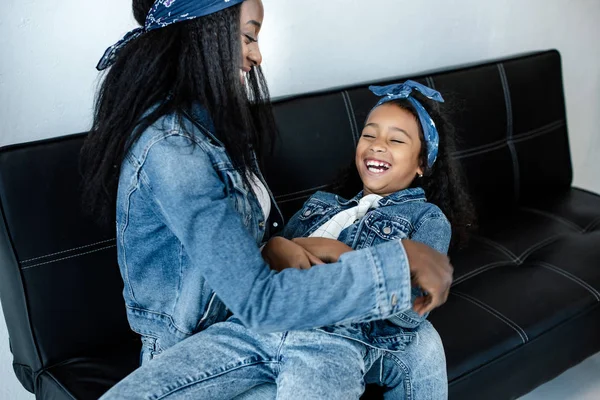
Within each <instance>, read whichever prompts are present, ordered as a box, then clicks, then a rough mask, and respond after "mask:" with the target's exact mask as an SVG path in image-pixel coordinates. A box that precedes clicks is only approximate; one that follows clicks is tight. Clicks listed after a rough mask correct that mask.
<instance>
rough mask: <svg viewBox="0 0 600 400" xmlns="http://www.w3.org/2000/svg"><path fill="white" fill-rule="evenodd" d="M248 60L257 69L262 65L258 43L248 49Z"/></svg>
mask: <svg viewBox="0 0 600 400" xmlns="http://www.w3.org/2000/svg"><path fill="white" fill-rule="evenodd" d="M248 59H249V60H250V61H251V62H252V65H254V66H257V67H259V66H260V64H261V63H262V54H261V52H260V48H259V47H258V43H256V44H255V45H254V46H252V47H251V48H250V51H249V52H248Z"/></svg>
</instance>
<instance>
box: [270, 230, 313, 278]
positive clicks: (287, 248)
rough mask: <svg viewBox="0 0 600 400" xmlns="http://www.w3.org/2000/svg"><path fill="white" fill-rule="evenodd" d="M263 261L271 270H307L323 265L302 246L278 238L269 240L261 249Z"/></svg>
mask: <svg viewBox="0 0 600 400" xmlns="http://www.w3.org/2000/svg"><path fill="white" fill-rule="evenodd" d="M262 256H263V259H264V260H265V261H266V262H267V264H269V266H270V267H271V269H272V270H275V271H283V270H284V269H286V268H298V269H309V268H311V267H312V266H313V265H319V264H324V263H323V261H321V260H320V259H319V257H316V256H314V255H313V254H311V253H310V252H309V251H308V250H306V249H304V248H303V247H302V246H300V245H298V244H296V243H294V242H292V241H291V240H287V239H285V238H283V237H280V236H275V237H273V238H271V239H270V240H269V241H268V242H267V244H266V245H265V247H264V248H263V249H262Z"/></svg>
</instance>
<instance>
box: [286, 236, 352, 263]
mask: <svg viewBox="0 0 600 400" xmlns="http://www.w3.org/2000/svg"><path fill="white" fill-rule="evenodd" d="M292 241H293V242H294V243H296V244H299V245H300V246H302V247H303V248H304V249H306V250H307V251H308V252H310V253H312V254H314V255H315V256H317V257H318V258H319V259H321V260H323V261H324V262H326V263H336V262H337V261H338V259H339V258H340V256H341V255H342V254H344V253H347V252H349V251H352V247H350V246H347V245H346V244H344V243H342V242H340V241H339V240H335V239H327V238H317V237H315V238H312V237H306V238H295V239H292Z"/></svg>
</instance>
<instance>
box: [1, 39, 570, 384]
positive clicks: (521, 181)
mask: <svg viewBox="0 0 600 400" xmlns="http://www.w3.org/2000/svg"><path fill="white" fill-rule="evenodd" d="M404 79H405V78H397V79H393V80H386V81H383V82H377V83H387V82H397V81H400V80H404ZM412 79H416V80H418V81H420V82H422V83H424V84H427V85H429V86H432V87H434V88H436V89H438V90H439V91H440V92H442V94H443V95H444V97H446V99H447V100H448V102H449V103H451V102H453V103H454V107H455V108H456V109H457V110H458V111H456V112H455V113H453V115H452V119H453V121H454V123H455V125H456V126H457V128H458V131H459V135H460V139H461V142H460V143H459V146H458V151H457V153H456V154H455V156H456V157H457V158H459V159H460V161H461V162H462V164H463V166H464V169H465V171H466V174H467V177H468V183H469V185H470V188H471V191H472V193H473V195H474V197H475V200H476V205H477V208H478V212H479V213H480V214H481V215H483V216H485V215H494V214H495V213H498V212H500V210H509V209H510V208H511V207H512V206H514V205H516V204H517V203H519V202H521V201H524V200H527V199H533V198H535V197H537V196H542V195H546V196H552V195H553V194H557V193H560V192H562V191H564V190H566V189H567V188H568V187H570V184H571V161H570V156H569V145H568V138H567V126H566V121H565V108H564V97H563V89H562V78H561V65H560V56H559V54H558V52H556V51H549V52H543V53H536V54H533V55H528V56H523V57H518V58H512V59H506V60H502V61H498V62H491V63H486V64H482V65H476V66H470V67H465V68H458V69H452V70H449V71H445V72H438V73H433V74H429V75H426V76H420V77H416V78H414V77H413V78H412ZM367 86H368V85H356V86H352V87H347V88H341V89H336V90H330V91H326V92H322V93H314V94H309V95H302V96H296V97H293V98H289V99H283V100H280V101H278V102H276V105H275V114H276V119H277V124H278V126H279V128H280V141H279V143H278V145H277V147H276V150H275V153H274V155H273V157H271V158H270V159H269V160H267V163H266V166H265V171H264V172H265V175H266V177H267V180H268V181H269V184H270V186H271V188H272V190H273V192H274V194H275V196H276V198H277V200H278V202H279V203H280V205H281V208H282V210H283V211H284V213H285V214H286V215H287V216H288V217H289V216H290V215H291V214H292V213H293V212H294V211H296V210H297V209H298V208H299V207H300V206H301V204H302V203H303V202H304V201H305V199H306V198H308V197H309V196H310V195H311V194H312V193H313V192H314V191H316V190H319V189H321V190H331V188H332V182H333V181H334V179H336V177H337V176H338V173H339V171H340V170H341V169H343V168H345V167H347V166H348V165H349V164H350V163H351V161H352V160H353V158H354V148H355V145H356V141H357V139H358V136H359V134H360V132H361V128H362V124H363V122H364V119H365V117H366V115H367V112H368V111H369V110H370V109H371V107H372V105H373V104H374V103H375V97H374V96H373V95H371V93H370V92H369V91H368V90H367ZM84 138H85V135H82V134H81V135H73V136H66V137H62V138H56V139H51V140H45V141H41V142H35V143H27V144H22V145H16V146H9V147H5V148H3V149H0V210H1V212H2V218H0V299H1V301H2V307H3V310H4V315H5V318H6V321H7V324H8V330H9V335H10V341H11V348H12V351H13V354H14V367H15V371H16V373H17V375H18V377H19V378H20V380H21V382H22V383H23V384H24V385H25V386H26V387H29V388H31V387H32V386H31V385H32V382H33V377H34V374H35V372H36V371H40V370H41V369H43V368H45V367H48V366H50V365H52V364H56V363H59V362H63V361H65V360H67V359H69V358H72V357H77V356H88V355H89V356H93V355H95V354H99V353H102V351H103V350H104V349H107V348H112V347H114V346H116V345H123V344H124V343H127V342H131V343H132V344H131V345H132V346H133V345H139V344H136V342H135V337H134V336H133V335H132V333H131V332H130V330H129V328H128V324H127V321H126V317H125V308H124V304H123V300H122V296H121V291H122V282H121V279H120V276H119V272H118V267H117V263H116V254H115V242H114V237H115V234H114V232H113V231H112V229H111V228H108V229H103V228H100V227H98V226H97V225H96V224H94V223H93V222H92V221H90V220H89V219H87V218H86V217H85V216H84V214H83V213H82V212H81V207H80V196H79V189H80V176H79V173H78V168H77V160H78V153H79V150H80V147H81V144H82V143H83V140H84Z"/></svg>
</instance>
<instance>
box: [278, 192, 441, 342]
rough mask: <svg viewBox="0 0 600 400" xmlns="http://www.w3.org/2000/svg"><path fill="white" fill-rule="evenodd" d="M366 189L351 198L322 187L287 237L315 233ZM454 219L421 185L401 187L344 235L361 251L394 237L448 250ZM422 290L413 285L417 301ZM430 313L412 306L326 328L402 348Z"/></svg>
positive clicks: (292, 221)
mask: <svg viewBox="0 0 600 400" xmlns="http://www.w3.org/2000/svg"><path fill="white" fill-rule="evenodd" d="M362 194H363V193H362V192H360V193H359V194H358V195H356V196H355V197H354V198H353V199H351V200H345V199H342V198H340V197H338V196H336V195H334V194H332V193H326V192H317V193H315V194H314V195H313V196H311V197H310V198H309V199H308V200H307V201H306V202H305V203H304V206H303V207H302V208H301V209H300V210H299V211H298V212H297V213H296V214H295V215H294V216H293V217H292V218H291V219H290V221H289V223H288V224H287V225H286V227H285V228H284V230H283V236H284V237H286V238H288V239H292V238H296V237H306V236H310V235H311V234H312V233H313V232H314V231H316V230H317V229H318V228H319V227H320V226H321V225H323V223H325V222H326V221H328V220H330V219H331V218H333V216H335V215H336V214H337V213H339V212H340V211H343V210H346V209H348V208H351V207H354V206H356V205H358V202H359V201H360V199H361V198H362ZM450 237H451V229H450V223H449V221H448V219H447V218H446V216H445V215H444V213H442V211H441V210H440V209H439V208H438V207H437V206H435V205H434V204H431V203H427V202H426V199H425V192H424V191H423V189H421V188H410V189H405V190H401V191H398V192H396V193H393V194H391V195H389V196H386V197H384V198H383V199H381V200H379V207H378V208H376V209H373V210H371V211H369V212H368V213H367V214H366V215H365V216H364V217H363V218H361V219H360V220H358V221H357V222H356V223H355V224H353V225H351V226H349V227H348V228H346V229H344V230H343V231H342V232H341V233H340V236H339V238H338V240H339V241H341V242H343V243H345V244H347V245H348V246H350V247H352V248H353V249H355V250H360V249H363V248H367V247H371V246H377V245H379V244H381V243H385V242H388V241H397V240H402V239H411V240H415V241H418V242H422V243H424V244H426V245H428V246H430V247H432V248H434V249H436V250H437V251H439V252H441V253H446V252H447V251H448V246H449V244H450ZM421 294H422V293H421V290H420V289H418V288H413V290H412V301H414V299H415V298H416V297H417V296H420V295H421ZM425 318H426V315H425V316H420V315H419V314H417V313H416V312H415V311H413V310H412V309H410V310H406V311H403V312H400V313H397V314H395V315H393V316H392V317H390V318H388V319H387V320H379V321H372V322H369V323H351V324H346V325H337V326H327V327H323V328H320V329H321V330H323V331H325V332H328V333H331V334H335V335H339V336H344V337H348V338H350V339H353V340H357V341H360V342H362V343H364V344H366V345H368V346H373V347H376V348H383V349H387V350H394V351H396V350H402V349H403V348H404V346H405V345H406V344H408V343H409V342H410V341H411V340H413V338H414V337H415V334H414V328H416V327H418V326H419V324H420V323H421V322H422V321H423V320H424V319H425Z"/></svg>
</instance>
